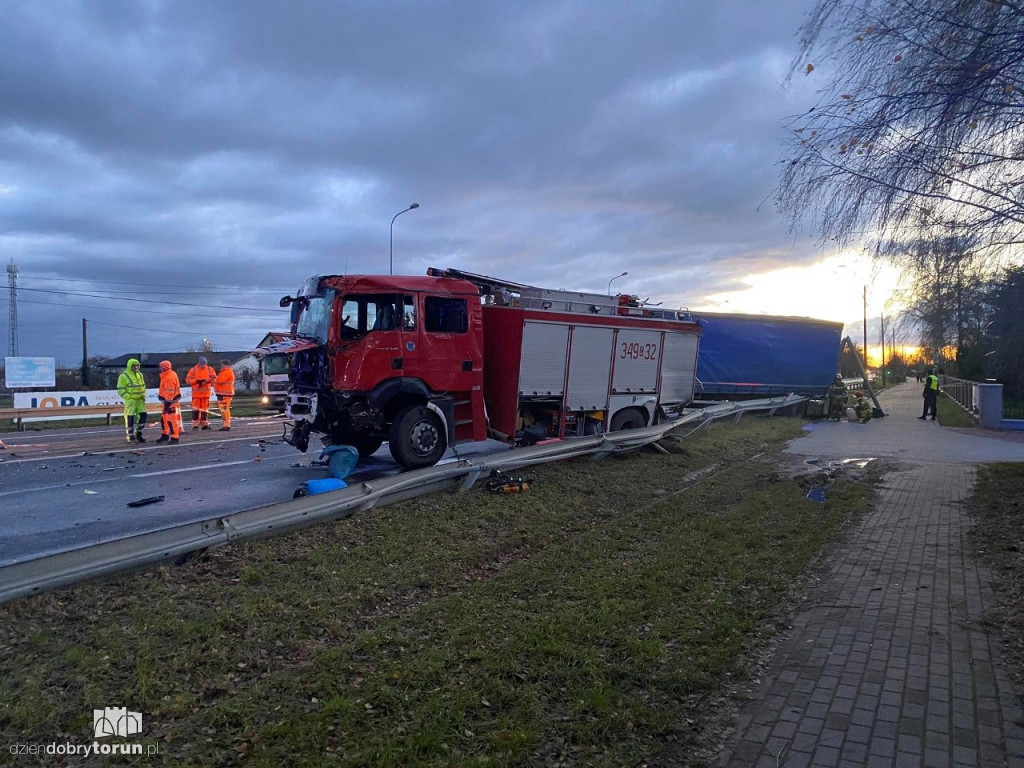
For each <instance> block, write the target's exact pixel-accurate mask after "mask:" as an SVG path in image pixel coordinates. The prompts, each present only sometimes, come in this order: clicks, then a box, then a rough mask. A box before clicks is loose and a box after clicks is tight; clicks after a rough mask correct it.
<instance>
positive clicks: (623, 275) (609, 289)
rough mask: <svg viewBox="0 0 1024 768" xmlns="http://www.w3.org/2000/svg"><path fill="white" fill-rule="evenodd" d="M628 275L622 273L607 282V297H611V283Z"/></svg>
mask: <svg viewBox="0 0 1024 768" xmlns="http://www.w3.org/2000/svg"><path fill="white" fill-rule="evenodd" d="M628 274H629V272H623V273H622V274H621V275H616V276H615V277H613V278H612V279H611V280H609V281H608V295H609V296H611V295H612V283H613V282H615V281H616V280H618V279H619V278H620V277H625V276H626V275H628Z"/></svg>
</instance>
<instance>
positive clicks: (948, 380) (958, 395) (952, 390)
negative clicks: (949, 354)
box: [939, 374, 978, 415]
mask: <svg viewBox="0 0 1024 768" xmlns="http://www.w3.org/2000/svg"><path fill="white" fill-rule="evenodd" d="M939 389H940V390H941V391H942V393H943V394H945V395H946V396H947V397H949V398H950V399H951V400H953V401H954V402H956V403H959V404H960V407H961V408H963V409H964V410H965V411H967V412H968V413H971V414H975V415H977V413H978V382H976V381H968V380H967V379H957V378H954V377H953V376H946V375H945V374H939Z"/></svg>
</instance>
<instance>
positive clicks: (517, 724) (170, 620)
mask: <svg viewBox="0 0 1024 768" xmlns="http://www.w3.org/2000/svg"><path fill="white" fill-rule="evenodd" d="M799 428H800V422H798V421H796V420H792V419H772V420H768V419H762V418H757V419H745V420H744V421H743V422H742V423H740V424H739V425H719V426H716V427H714V428H712V429H711V430H709V431H708V432H706V433H702V434H699V435H696V436H693V437H692V438H690V439H688V440H687V441H686V442H685V443H684V444H683V445H682V447H681V448H676V449H675V450H673V451H672V453H671V454H670V455H660V454H643V455H630V456H626V457H622V458H618V459H608V460H605V461H601V462H590V461H583V462H575V463H571V464H559V465H552V466H543V467H538V468H535V469H533V470H531V472H530V474H531V477H532V478H533V481H534V482H533V490H532V491H531V492H529V493H526V494H521V495H512V496H504V495H502V496H496V495H493V494H488V493H487V492H485V491H483V490H473V491H470V492H467V493H461V494H454V495H442V494H438V495H433V496H430V497H426V498H422V499H418V500H415V501H413V502H410V503H406V504H401V505H395V506H392V507H388V508H384V509H379V510H373V511H372V512H370V513H367V514H365V515H360V516H357V517H355V518H352V519H350V520H346V521H341V522H338V523H335V524H332V525H323V526H319V527H316V528H312V529H309V530H306V531H300V532H297V533H293V534H290V535H286V536H282V537H280V538H278V539H274V540H269V541H263V542H257V543H252V544H249V545H245V546H240V547H236V548H229V549H223V550H219V551H217V552H214V553H212V554H211V555H208V556H206V557H204V558H201V559H199V560H197V561H193V562H191V563H189V564H187V565H186V566H184V567H179V568H160V569H154V570H151V571H148V572H145V573H142V574H137V575H134V576H131V577H124V578H120V579H117V580H113V581H108V582H105V583H101V584H95V585H88V586H83V587H79V588H76V589H73V590H67V591H63V592H59V593H54V594H51V595H45V596H41V597H38V598H34V599H30V600H22V601H17V602H14V603H11V604H7V605H3V606H0V736H4V737H6V740H7V741H8V742H14V741H21V742H29V741H34V742H42V741H53V740H58V741H59V740H65V739H66V740H69V741H84V740H85V738H86V737H87V735H88V734H89V727H90V725H91V709H92V708H94V707H101V706H113V705H115V704H117V705H127V706H128V707H129V709H134V710H137V711H142V712H143V713H144V714H145V718H146V720H145V723H146V727H145V735H146V737H147V739H149V740H150V741H152V742H155V743H158V744H159V746H160V759H159V760H155V759H153V758H149V757H147V758H145V764H148V765H152V764H160V763H161V762H162V763H163V764H168V765H173V764H183V763H189V764H191V763H196V764H204V765H205V764H208V765H256V766H279V765H351V766H365V765H411V764H416V765H446V766H447V765H456V766H462V765H466V766H469V765H527V764H531V765H556V764H557V765H609V766H619V765H631V764H634V763H636V762H637V761H640V760H646V761H647V762H648V763H649V764H658V763H671V764H673V765H697V764H701V760H702V758H701V756H702V755H703V756H704V757H705V758H706V757H707V756H708V754H709V749H713V746H710V745H709V743H708V742H709V740H710V737H709V736H708V728H709V711H710V707H709V701H710V700H711V699H713V698H714V697H715V696H716V695H719V694H720V693H721V691H722V690H723V686H725V685H726V684H727V683H728V682H729V681H731V680H735V679H737V678H741V677H742V676H743V675H745V673H746V669H745V661H744V660H745V658H747V656H748V654H749V652H750V651H751V649H752V648H754V647H755V646H756V645H757V644H758V643H759V642H762V641H763V640H764V639H765V637H767V636H769V635H770V634H771V633H772V624H771V622H769V621H768V619H769V618H770V617H771V616H772V615H773V614H774V613H775V612H776V611H777V610H778V606H779V604H780V600H781V599H782V598H783V596H784V595H785V594H786V593H787V591H788V590H789V589H790V586H791V584H792V582H793V580H794V579H797V578H798V577H799V576H800V574H801V573H802V572H803V571H804V569H805V568H806V567H807V565H808V563H809V562H810V561H811V559H812V558H813V557H814V556H815V554H816V553H817V552H819V551H820V549H821V547H822V546H823V545H824V544H825V543H826V542H828V541H829V540H831V539H832V538H834V537H835V535H836V534H837V532H838V530H839V528H840V527H841V526H842V524H843V523H844V521H846V520H847V519H849V517H850V516H851V515H853V514H855V513H857V512H858V511H859V510H861V509H864V508H865V506H866V504H867V501H868V498H869V495H870V489H869V488H868V487H867V486H866V485H865V484H863V483H858V482H855V481H853V480H851V479H847V478H842V477H840V478H839V479H838V480H836V481H835V484H834V485H833V486H832V487H831V488H830V489H829V494H828V495H829V500H828V501H827V502H826V503H825V504H817V503H814V502H811V501H809V500H807V499H806V498H805V492H806V487H805V486H806V481H805V480H804V479H801V478H794V477H791V476H789V475H788V474H787V473H786V472H780V471H779V461H780V459H779V456H778V454H777V451H778V449H779V446H780V445H781V444H782V443H783V442H784V441H785V440H788V439H791V438H793V437H795V436H796V435H797V434H799ZM0 740H2V739H0ZM5 758H9V756H8V755H2V756H0V762H2V761H3V760H4V759H5ZM140 764H142V760H140Z"/></svg>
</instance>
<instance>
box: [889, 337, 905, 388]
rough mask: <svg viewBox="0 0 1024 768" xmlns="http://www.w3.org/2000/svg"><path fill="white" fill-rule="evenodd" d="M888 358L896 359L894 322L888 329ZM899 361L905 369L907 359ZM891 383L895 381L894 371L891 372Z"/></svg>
mask: <svg viewBox="0 0 1024 768" xmlns="http://www.w3.org/2000/svg"><path fill="white" fill-rule="evenodd" d="M889 359H890V360H895V359H896V324H895V323H893V324H892V327H891V328H890V329H889ZM900 362H901V363H902V364H903V368H904V369H906V367H907V361H906V360H901V361H900ZM892 383H893V384H895V383H896V373H895V372H893V374H892Z"/></svg>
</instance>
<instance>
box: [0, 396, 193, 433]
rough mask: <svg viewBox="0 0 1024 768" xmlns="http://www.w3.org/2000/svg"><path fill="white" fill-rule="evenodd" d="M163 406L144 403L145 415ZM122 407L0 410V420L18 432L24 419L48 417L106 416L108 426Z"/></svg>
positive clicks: (118, 414)
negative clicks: (9, 422)
mask: <svg viewBox="0 0 1024 768" xmlns="http://www.w3.org/2000/svg"><path fill="white" fill-rule="evenodd" d="M181 404H182V406H185V405H191V401H189V400H183V401H181ZM162 412H163V406H162V405H160V403H146V413H162ZM123 414H124V406H123V405H121V404H120V403H118V404H117V405H65V406H56V407H54V408H0V419H11V420H13V421H14V422H15V424H17V427H18V431H19V432H22V431H24V429H25V425H24V424H23V420H24V419H33V418H43V419H45V418H47V417H49V416H60V417H61V418H74V417H75V416H81V417H82V418H84V419H89V418H93V417H96V418H98V417H100V416H106V417H107V425H108V426H109V425H110V423H111V420H112V418H113V417H114V416H122V415H123Z"/></svg>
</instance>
